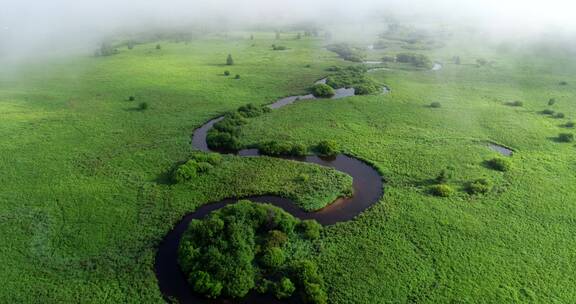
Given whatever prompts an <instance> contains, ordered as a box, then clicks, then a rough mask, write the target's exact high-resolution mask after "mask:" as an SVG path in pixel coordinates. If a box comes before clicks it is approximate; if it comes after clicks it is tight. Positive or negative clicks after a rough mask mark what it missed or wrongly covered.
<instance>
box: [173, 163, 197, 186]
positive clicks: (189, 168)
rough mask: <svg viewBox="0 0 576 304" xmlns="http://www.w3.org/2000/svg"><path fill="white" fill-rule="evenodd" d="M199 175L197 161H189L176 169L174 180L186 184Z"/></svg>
mask: <svg viewBox="0 0 576 304" xmlns="http://www.w3.org/2000/svg"><path fill="white" fill-rule="evenodd" d="M197 173H198V163H197V162H196V161H195V160H189V161H187V162H186V163H184V164H182V165H180V167H178V169H176V171H175V172H174V176H173V179H174V181H176V182H178V183H184V182H187V181H189V180H191V179H192V178H194V177H196V175H197Z"/></svg>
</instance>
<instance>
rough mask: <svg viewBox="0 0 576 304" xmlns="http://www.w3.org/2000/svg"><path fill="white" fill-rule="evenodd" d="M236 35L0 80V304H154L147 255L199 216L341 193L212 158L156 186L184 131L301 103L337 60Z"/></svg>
mask: <svg viewBox="0 0 576 304" xmlns="http://www.w3.org/2000/svg"><path fill="white" fill-rule="evenodd" d="M236 36H238V37H236ZM236 36H233V37H229V38H228V39H227V40H225V39H222V38H220V37H207V38H205V39H203V40H197V41H196V40H195V41H193V42H192V43H190V44H185V43H168V42H160V43H161V44H162V46H163V47H162V49H161V50H160V51H157V50H156V49H155V45H156V44H155V43H154V44H145V45H137V46H136V47H135V48H134V49H133V50H131V51H130V50H128V49H126V48H121V49H120V53H119V54H117V55H114V56H109V57H97V58H95V57H91V56H90V57H76V58H72V59H58V60H53V61H50V62H46V63H42V64H35V65H30V66H26V67H23V68H21V69H19V70H18V73H17V74H11V75H3V77H2V78H0V113H1V116H2V122H1V126H2V127H1V128H0V136H1V138H2V140H0V151H1V152H0V163H1V164H2V165H1V168H2V173H1V174H0V181H1V184H2V191H0V235H2V244H3V245H2V246H0V263H2V265H3V267H2V269H3V270H2V272H1V275H0V282H1V283H2V286H3V287H2V289H1V291H0V302H18V303H22V302H38V301H39V300H40V301H42V302H44V303H62V302H111V303H119V302H132V301H133V302H161V301H162V297H161V294H160V291H159V289H158V286H157V283H156V277H155V275H154V272H153V259H154V255H155V246H156V244H158V242H159V241H160V240H161V238H162V237H163V235H165V234H166V232H167V231H168V230H169V229H170V228H171V227H172V225H173V224H174V223H176V221H177V220H178V219H179V218H180V217H181V216H183V215H184V214H185V213H186V212H190V211H193V210H194V208H195V207H196V206H198V205H199V204H204V203H207V202H211V201H217V200H219V199H221V198H224V197H229V196H233V195H242V196H244V195H249V194H262V193H277V194H285V195H287V196H290V197H293V198H295V199H296V200H297V201H298V202H299V203H303V204H305V203H306V202H310V201H317V200H322V201H330V200H332V199H334V198H335V197H336V196H338V195H340V194H341V192H342V191H343V190H346V191H348V188H349V183H350V180H349V178H348V177H346V176H343V175H341V174H339V173H337V172H334V171H333V170H328V169H321V168H319V167H317V166H312V165H304V164H299V163H293V162H288V161H282V160H276V159H267V158H262V159H258V160H251V159H250V160H249V159H238V158H226V159H225V161H224V164H225V166H223V167H221V168H216V169H215V170H214V171H213V172H212V173H210V174H208V175H206V176H203V177H201V178H200V179H199V180H195V181H194V182H192V184H190V185H168V184H164V183H163V180H164V178H163V177H164V176H165V175H166V172H168V171H169V170H170V168H171V167H173V166H174V165H175V164H176V163H177V162H178V161H181V160H184V159H186V158H187V157H188V154H189V152H190V149H191V148H190V144H189V142H190V135H191V133H192V130H193V129H194V128H196V127H198V126H200V125H201V124H202V123H203V122H205V121H206V120H208V119H209V118H212V117H214V116H216V115H218V114H220V113H224V112H226V111H229V110H231V109H235V108H237V107H238V106H240V105H243V104H246V103H248V102H252V103H256V104H263V103H269V102H270V101H272V100H274V99H276V98H279V97H282V96H285V95H289V94H292V93H300V92H303V91H304V89H305V88H306V86H307V85H308V84H309V83H311V82H313V81H314V80H316V79H317V78H319V77H321V76H322V75H323V73H324V72H323V70H324V68H325V67H326V66H328V65H330V64H334V62H336V61H337V59H336V58H335V56H334V55H333V54H331V53H329V52H327V51H323V50H321V49H318V47H317V45H318V41H314V40H312V39H302V40H299V41H296V40H294V39H293V38H292V37H288V36H286V37H285V38H284V39H285V41H283V44H285V45H286V46H288V47H290V49H289V50H286V51H272V50H271V48H270V45H271V44H273V43H274V40H273V39H268V38H271V37H273V34H256V40H255V41H250V40H249V39H248V38H247V37H248V36H249V35H248V34H245V35H244V38H243V39H241V37H239V35H236ZM253 45H254V46H253ZM228 53H231V54H232V55H233V56H234V59H235V61H236V64H235V65H234V66H232V67H228V66H225V65H224V64H225V59H226V56H227V54H228ZM316 62H318V64H316ZM308 64H311V66H310V67H305V66H306V65H308ZM225 70H230V71H231V72H232V73H233V74H232V75H235V74H241V76H242V78H241V79H239V80H235V79H232V77H225V76H223V72H224V71H225ZM129 96H135V97H136V100H135V101H128V97H129ZM140 102H146V103H148V104H149V108H148V109H147V110H145V111H139V110H137V108H138V104H139V103H140ZM300 174H308V175H309V180H310V182H309V184H308V185H306V186H304V187H301V184H302V183H301V182H299V181H298V180H297V177H298V176H299V175H300ZM236 185H241V187H236Z"/></svg>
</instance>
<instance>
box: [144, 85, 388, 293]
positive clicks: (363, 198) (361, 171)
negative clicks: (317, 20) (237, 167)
mask: <svg viewBox="0 0 576 304" xmlns="http://www.w3.org/2000/svg"><path fill="white" fill-rule="evenodd" d="M325 82H326V78H324V79H321V80H319V81H317V82H316V83H325ZM335 91H336V95H335V96H334V97H332V99H339V98H344V97H349V96H353V95H354V89H353V88H343V89H338V90H335ZM310 99H316V97H314V96H312V95H301V96H289V97H285V98H281V99H279V100H277V101H276V102H274V103H272V104H270V105H268V107H270V108H271V109H278V108H281V107H284V106H286V105H289V104H292V103H294V102H296V101H301V100H310ZM222 119H223V117H222V116H220V117H217V118H214V119H212V120H210V121H208V122H206V123H205V124H204V125H202V126H201V127H199V128H197V129H196V130H194V133H193V136H192V147H193V148H194V149H196V150H200V151H205V152H216V151H212V150H210V148H209V147H208V144H207V143H206V136H207V134H208V131H210V129H212V127H213V126H214V124H215V123H217V122H218V121H220V120H222ZM259 155H260V154H259V152H258V150H257V149H247V150H241V151H239V152H238V156H243V157H258V156H259ZM284 159H289V160H293V161H301V162H306V163H313V164H317V165H320V166H324V167H330V168H334V169H336V170H338V171H341V172H344V173H347V174H348V175H350V176H352V178H353V182H352V188H353V195H352V196H351V197H347V198H338V199H337V200H335V201H334V202H332V203H331V204H330V205H328V206H326V207H325V208H323V209H321V210H318V211H316V212H306V211H304V210H302V209H300V208H298V207H297V205H296V204H295V203H294V202H293V201H292V200H290V199H287V198H283V197H279V196H273V195H262V196H250V197H244V198H243V199H249V200H251V201H254V202H264V203H270V204H273V205H275V206H277V207H280V208H282V209H284V210H285V211H286V212H289V213H290V214H292V215H293V216H295V217H297V218H300V219H315V220H317V221H318V222H319V223H321V224H323V225H331V224H335V223H338V222H343V221H348V220H351V219H353V218H354V217H355V216H357V215H358V214H360V213H361V212H362V211H364V210H366V209H367V208H368V207H370V206H372V205H373V204H375V203H377V202H378V201H379V200H380V198H381V197H382V195H383V186H384V185H383V181H382V176H380V174H379V173H378V171H376V170H375V169H374V168H373V167H371V166H370V165H368V164H366V163H365V162H363V161H361V160H359V159H356V158H354V157H351V156H347V155H344V154H338V155H337V156H336V157H334V158H331V159H323V158H320V157H318V156H314V155H313V156H306V157H290V158H284ZM238 199H240V198H228V199H224V200H221V201H219V202H214V203H208V204H205V205H203V206H201V207H199V208H197V209H196V210H195V211H194V212H191V213H189V214H187V215H185V216H184V217H183V218H182V219H181V220H180V221H179V222H178V223H177V224H176V225H175V227H174V228H173V229H172V230H171V231H170V232H169V233H168V234H167V235H166V236H165V237H164V239H163V241H162V242H161V244H160V246H159V247H158V252H157V254H156V260H155V266H154V268H155V272H156V277H157V279H158V284H159V287H160V291H161V292H162V294H163V295H164V298H165V299H167V300H169V301H172V300H176V301H178V303H287V302H299V299H297V297H292V298H291V299H290V300H289V301H278V300H276V299H275V298H274V297H272V296H270V295H259V294H256V293H250V294H249V295H248V296H247V297H246V298H245V299H240V300H238V299H234V300H231V299H217V300H210V299H206V298H204V297H203V296H201V295H198V294H196V293H194V292H193V291H192V289H191V288H190V286H189V284H188V282H187V280H186V276H185V275H184V273H182V271H181V270H180V266H179V265H178V246H179V244H180V239H181V238H182V235H183V234H184V232H185V231H186V229H187V227H188V224H189V223H190V221H191V220H192V219H201V218H203V217H204V216H206V215H207V214H209V213H210V212H212V211H214V210H217V209H220V208H222V207H224V206H226V205H227V204H231V203H235V202H236V201H237V200H238Z"/></svg>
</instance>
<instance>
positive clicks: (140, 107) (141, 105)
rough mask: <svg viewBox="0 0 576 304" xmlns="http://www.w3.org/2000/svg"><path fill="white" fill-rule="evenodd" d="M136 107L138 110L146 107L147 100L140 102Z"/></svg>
mask: <svg viewBox="0 0 576 304" xmlns="http://www.w3.org/2000/svg"><path fill="white" fill-rule="evenodd" d="M138 108H139V109H140V111H144V110H146V109H148V103H147V102H141V103H140V104H139V105H138Z"/></svg>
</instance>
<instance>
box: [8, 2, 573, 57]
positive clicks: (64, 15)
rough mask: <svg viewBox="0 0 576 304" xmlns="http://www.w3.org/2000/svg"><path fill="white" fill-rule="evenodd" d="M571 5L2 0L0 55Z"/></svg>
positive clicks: (504, 23) (517, 15)
mask: <svg viewBox="0 0 576 304" xmlns="http://www.w3.org/2000/svg"><path fill="white" fill-rule="evenodd" d="M575 6H576V5H574V4H572V3H570V2H568V1H563V0H551V1H546V2H543V1H518V0H514V1H506V2H502V1H496V0H487V1H479V0H474V1H466V2H465V3H463V2H459V1H454V0H440V1H424V0H407V1H391V0H385V1H376V0H360V1H354V2H350V1H327V0H316V1H303V0H295V1H294V0H293V1H288V0H283V1H263V0H244V1H231V0H217V1H207V0H202V1H193V2H191V1H184V0H168V1H160V0H150V1H146V2H142V1H136V0H125V1H111V0H103V1H72V0H54V1H50V2H41V1H38V0H20V1H15V0H8V2H7V3H6V4H5V5H4V7H3V9H2V11H0V56H4V57H13V56H18V57H25V56H26V55H31V54H35V55H37V54H38V53H48V51H47V50H46V49H47V48H61V49H74V48H88V47H92V46H93V45H94V44H95V43H98V42H99V41H100V40H101V39H103V37H105V36H106V35H111V34H113V33H115V32H118V31H128V32H129V31H137V30H146V29H150V28H160V27H176V26H184V25H191V24H204V25H210V26H216V25H217V26H219V27H221V28H227V29H236V28H237V29H242V28H247V27H250V26H254V25H258V24H267V25H270V26H274V25H276V26H283V25H288V24H294V23H302V22H315V23H317V24H326V25H330V24H334V23H336V22H338V23H349V22H356V23H359V22H367V21H370V20H379V19H381V18H382V17H383V16H387V15H400V16H409V17H412V18H415V19H418V20H428V19H429V20H434V21H436V22H437V21H442V22H448V23H452V24H461V25H465V26H470V27H478V28H479V29H482V30H485V31H488V32H493V33H494V34H498V35H510V34H512V35H514V36H526V35H539V34H541V33H543V32H547V31H554V32H558V33H561V34H563V35H566V34H568V35H570V37H571V35H572V34H573V33H572V32H573V31H574V29H575V27H576V21H575V20H574V19H573V18H571V16H570V13H571V11H572V8H574V7H575Z"/></svg>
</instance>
